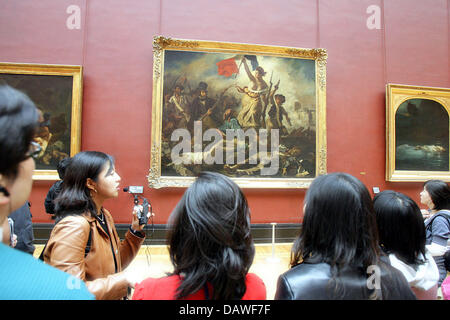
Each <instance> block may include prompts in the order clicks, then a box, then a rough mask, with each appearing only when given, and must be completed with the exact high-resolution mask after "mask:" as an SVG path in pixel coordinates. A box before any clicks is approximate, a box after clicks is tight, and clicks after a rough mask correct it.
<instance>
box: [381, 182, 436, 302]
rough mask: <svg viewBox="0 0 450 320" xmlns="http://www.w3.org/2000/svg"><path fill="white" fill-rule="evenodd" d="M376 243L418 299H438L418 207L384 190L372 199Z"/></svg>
mask: <svg viewBox="0 0 450 320" xmlns="http://www.w3.org/2000/svg"><path fill="white" fill-rule="evenodd" d="M373 205H374V209H375V213H376V216H377V226H378V234H379V237H380V239H379V242H380V245H381V248H382V249H383V251H384V252H385V253H386V254H388V255H389V261H390V262H391V265H392V266H393V267H395V268H397V269H398V270H400V271H401V272H402V273H403V275H404V276H405V278H406V280H407V281H408V283H409V285H410V286H411V289H412V290H413V292H414V293H415V294H416V297H417V298H418V299H427V300H434V299H436V297H437V288H438V285H437V283H438V279H439V270H438V267H437V265H436V262H435V261H434V259H433V257H432V256H431V254H430V252H429V251H428V249H426V248H425V226H424V224H423V219H422V214H421V212H420V209H419V207H418V206H417V204H416V203H415V202H414V201H413V200H412V199H411V198H410V197H408V196H406V195H404V194H402V193H399V192H395V191H392V190H386V191H383V192H381V193H379V194H377V195H376V196H375V198H374V202H373Z"/></svg>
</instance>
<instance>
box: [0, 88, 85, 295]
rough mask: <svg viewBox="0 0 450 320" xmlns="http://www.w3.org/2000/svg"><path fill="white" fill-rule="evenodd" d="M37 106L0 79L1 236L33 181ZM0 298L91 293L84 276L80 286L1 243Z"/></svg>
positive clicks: (28, 192)
mask: <svg viewBox="0 0 450 320" xmlns="http://www.w3.org/2000/svg"><path fill="white" fill-rule="evenodd" d="M37 129H38V111H37V109H36V107H35V105H34V103H33V102H32V101H31V100H30V98H29V97H28V96H26V95H25V94H24V93H22V92H20V91H18V90H16V89H13V88H11V87H10V86H6V85H0V239H2V238H3V236H2V233H3V232H4V231H3V229H2V228H1V226H2V225H3V223H4V222H5V221H6V225H8V223H7V217H8V215H10V214H11V212H13V211H15V210H17V209H19V208H20V207H21V206H22V205H23V204H24V203H25V202H26V201H27V199H28V197H29V196H30V192H31V187H32V184H33V171H34V169H35V163H34V158H35V157H37V155H38V154H39V152H40V146H39V145H38V144H37V143H35V142H33V138H34V136H35V134H36V132H37ZM0 270H1V272H0V300H66V299H83V300H84V299H93V298H94V296H93V295H92V294H91V293H89V291H88V290H87V289H86V286H85V284H84V283H83V282H82V281H78V282H77V289H78V290H71V288H69V287H68V286H67V284H68V283H73V281H72V278H73V277H71V276H70V275H68V274H66V273H64V272H61V271H60V270H57V269H55V268H52V267H50V266H48V265H45V264H43V263H42V262H41V261H39V260H37V259H35V258H33V257H32V256H31V255H29V254H26V253H24V252H21V251H19V250H15V249H12V248H10V247H8V246H6V245H4V244H3V243H0Z"/></svg>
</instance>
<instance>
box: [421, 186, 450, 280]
mask: <svg viewBox="0 0 450 320" xmlns="http://www.w3.org/2000/svg"><path fill="white" fill-rule="evenodd" d="M420 202H421V203H422V204H424V205H426V206H427V207H428V208H429V212H430V217H429V218H427V219H426V220H425V230H426V247H427V248H428V250H430V252H431V255H432V256H433V258H434V260H435V261H436V264H437V266H438V269H439V282H438V284H439V286H441V284H442V281H444V279H445V277H446V276H447V269H446V266H445V255H446V254H447V255H448V254H449V253H448V249H447V243H448V240H449V239H450V188H449V186H448V184H447V183H445V182H444V181H442V180H428V181H427V182H425V183H424V185H423V190H422V192H421V193H420ZM446 252H447V253H446Z"/></svg>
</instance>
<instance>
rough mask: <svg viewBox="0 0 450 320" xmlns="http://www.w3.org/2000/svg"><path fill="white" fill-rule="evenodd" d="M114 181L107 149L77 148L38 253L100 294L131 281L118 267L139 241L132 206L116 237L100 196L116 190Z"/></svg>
mask: <svg viewBox="0 0 450 320" xmlns="http://www.w3.org/2000/svg"><path fill="white" fill-rule="evenodd" d="M119 183H120V176H119V175H118V174H117V173H116V171H115V166H114V160H113V159H112V157H111V156H110V155H107V154H105V153H103V152H98V151H84V152H80V153H78V154H76V155H75V156H74V157H73V158H72V160H71V161H70V164H69V166H68V167H67V168H66V172H65V175H64V182H63V187H62V191H61V193H60V194H59V195H58V197H57V198H56V199H55V213H56V224H55V226H54V228H53V230H52V233H51V235H50V239H49V241H48V243H47V245H46V247H45V249H44V253H43V257H44V261H45V262H46V263H48V264H50V265H52V266H54V267H56V268H58V269H61V270H63V271H65V272H68V273H70V274H72V275H74V276H76V277H77V278H79V279H82V280H85V281H86V285H87V287H88V289H89V291H91V292H92V293H93V294H95V296H96V298H97V299H99V300H106V299H108V300H112V299H120V298H123V297H126V295H127V290H128V287H129V286H131V287H132V286H134V284H135V282H133V280H132V277H131V276H132V275H131V274H128V273H127V272H125V271H123V270H124V268H126V267H127V266H128V265H129V264H130V263H131V261H132V260H133V258H134V257H135V256H136V254H137V253H138V251H139V248H140V246H141V244H142V242H143V241H144V234H143V233H142V232H141V230H142V228H143V225H139V220H138V219H137V216H136V213H135V212H134V213H133V220H132V224H131V227H130V230H128V231H127V233H126V234H125V239H124V240H123V241H122V242H121V241H120V238H119V236H118V234H117V231H116V228H115V226H114V220H113V218H112V216H111V214H110V213H109V212H108V210H106V209H105V208H104V207H103V203H104V201H105V200H107V199H112V198H116V197H117V196H118V192H119Z"/></svg>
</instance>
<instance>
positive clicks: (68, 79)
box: [0, 63, 83, 180]
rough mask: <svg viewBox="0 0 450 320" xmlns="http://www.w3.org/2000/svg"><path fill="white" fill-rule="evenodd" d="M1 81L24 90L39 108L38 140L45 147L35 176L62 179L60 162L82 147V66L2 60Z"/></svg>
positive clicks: (37, 162)
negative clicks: (58, 171) (57, 166)
mask: <svg viewBox="0 0 450 320" xmlns="http://www.w3.org/2000/svg"><path fill="white" fill-rule="evenodd" d="M0 84H7V85H9V86H11V87H13V88H16V89H18V90H20V91H22V92H24V93H25V94H27V95H28V96H29V97H30V99H31V100H32V101H33V102H34V103H35V105H36V107H37V108H38V109H39V113H40V116H41V117H40V127H39V131H38V133H37V135H36V137H35V141H36V142H38V143H39V144H40V145H41V147H42V151H41V153H40V154H39V155H38V157H37V159H36V170H35V172H34V174H33V179H34V180H57V179H59V176H58V173H57V171H56V165H57V163H58V162H59V161H60V160H61V159H63V158H65V157H68V156H73V155H75V154H76V153H78V152H79V151H80V147H81V104H82V89H83V83H82V67H81V66H68V65H45V64H24V63H0Z"/></svg>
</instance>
